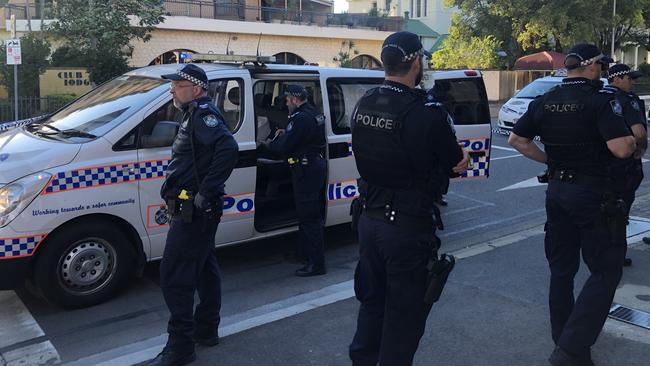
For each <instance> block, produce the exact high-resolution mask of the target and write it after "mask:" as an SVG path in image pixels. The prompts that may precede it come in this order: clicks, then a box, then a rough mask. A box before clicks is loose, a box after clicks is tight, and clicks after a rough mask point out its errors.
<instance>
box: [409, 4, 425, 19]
mask: <svg viewBox="0 0 650 366" xmlns="http://www.w3.org/2000/svg"><path fill="white" fill-rule="evenodd" d="M411 1H412V0H411ZM417 1H418V2H417V7H416V10H417V15H416V17H418V18H419V17H421V16H422V12H421V9H422V0H417ZM425 1H426V0H425Z"/></svg>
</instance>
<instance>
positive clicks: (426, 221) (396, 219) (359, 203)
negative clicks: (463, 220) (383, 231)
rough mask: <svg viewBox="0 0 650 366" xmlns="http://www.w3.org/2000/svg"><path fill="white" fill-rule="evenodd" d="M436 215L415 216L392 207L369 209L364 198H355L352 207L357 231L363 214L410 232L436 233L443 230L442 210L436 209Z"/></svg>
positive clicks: (354, 225)
mask: <svg viewBox="0 0 650 366" xmlns="http://www.w3.org/2000/svg"><path fill="white" fill-rule="evenodd" d="M434 209H435V213H434V216H435V218H434V217H432V216H414V215H409V214H405V213H403V212H399V211H395V209H393V208H392V207H391V206H390V205H386V206H385V207H383V208H368V207H367V205H366V204H365V202H364V200H363V199H362V198H355V199H354V200H353V201H352V204H351V205H350V215H351V216H352V229H353V230H355V231H356V229H357V225H358V222H359V217H361V214H362V213H363V214H365V215H366V216H368V217H370V218H372V219H375V220H382V221H385V222H387V223H389V224H391V225H395V226H399V227H402V228H405V229H409V230H417V231H429V232H433V233H435V231H436V229H441V230H442V229H443V228H444V227H443V225H442V217H441V216H440V210H439V209H437V207H434Z"/></svg>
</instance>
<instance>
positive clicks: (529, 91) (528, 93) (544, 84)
mask: <svg viewBox="0 0 650 366" xmlns="http://www.w3.org/2000/svg"><path fill="white" fill-rule="evenodd" d="M561 82H562V80H561V79H558V80H541V79H537V80H534V81H533V82H532V83H530V84H528V85H526V86H525V87H523V89H521V90H520V91H519V92H518V93H517V94H515V96H514V97H515V98H525V99H535V98H537V97H539V96H540V95H543V94H544V93H546V92H547V91H549V90H551V88H552V87H554V86H556V85H559V84H560V83H561Z"/></svg>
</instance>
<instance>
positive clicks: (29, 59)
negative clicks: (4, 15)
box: [0, 33, 50, 97]
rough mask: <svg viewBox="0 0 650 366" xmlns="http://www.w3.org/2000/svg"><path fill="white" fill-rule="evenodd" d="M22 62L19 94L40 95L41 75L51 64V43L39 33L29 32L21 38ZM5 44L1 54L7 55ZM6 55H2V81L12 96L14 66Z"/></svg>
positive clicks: (0, 64)
mask: <svg viewBox="0 0 650 366" xmlns="http://www.w3.org/2000/svg"><path fill="white" fill-rule="evenodd" d="M20 48H21V56H22V63H21V64H20V65H18V96H21V97H38V95H39V76H40V75H41V74H42V73H43V72H45V69H46V68H47V67H48V66H49V61H48V57H49V56H50V43H49V42H48V41H47V40H46V39H45V38H43V37H42V34H39V33H29V34H27V35H25V36H23V37H22V38H21V39H20ZM6 53H7V49H6V46H5V45H2V47H0V54H2V55H5V54H6ZM6 62H7V59H6V57H0V66H1V69H0V83H1V84H2V85H3V86H4V87H5V88H7V91H8V93H9V96H10V97H13V95H14V67H13V65H6Z"/></svg>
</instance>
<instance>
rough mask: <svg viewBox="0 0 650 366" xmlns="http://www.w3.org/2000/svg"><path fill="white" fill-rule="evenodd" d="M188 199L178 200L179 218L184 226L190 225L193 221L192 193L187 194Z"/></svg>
mask: <svg viewBox="0 0 650 366" xmlns="http://www.w3.org/2000/svg"><path fill="white" fill-rule="evenodd" d="M187 195H188V197H189V198H188V199H185V200H180V205H181V212H180V213H181V218H182V219H183V222H184V223H186V224H191V223H192V220H194V195H193V194H192V192H187Z"/></svg>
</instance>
